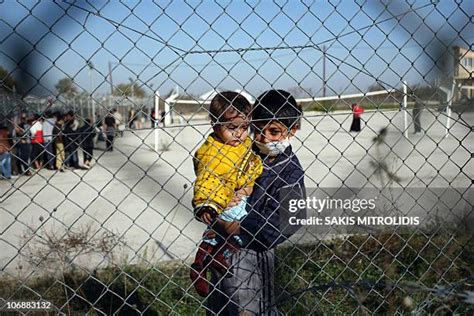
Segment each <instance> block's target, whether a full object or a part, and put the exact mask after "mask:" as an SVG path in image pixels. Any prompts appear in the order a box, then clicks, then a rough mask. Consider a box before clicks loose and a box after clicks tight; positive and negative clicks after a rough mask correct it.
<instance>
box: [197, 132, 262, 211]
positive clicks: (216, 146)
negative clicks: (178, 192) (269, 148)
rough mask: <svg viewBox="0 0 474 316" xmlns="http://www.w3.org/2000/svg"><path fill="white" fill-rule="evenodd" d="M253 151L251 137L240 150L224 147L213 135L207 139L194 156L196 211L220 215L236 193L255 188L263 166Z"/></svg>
mask: <svg viewBox="0 0 474 316" xmlns="http://www.w3.org/2000/svg"><path fill="white" fill-rule="evenodd" d="M251 147H252V140H251V139H250V137H247V139H245V141H244V142H243V143H242V144H240V145H238V146H231V145H226V144H223V143H221V142H219V141H218V140H216V139H215V136H214V134H211V135H209V136H208V137H207V139H206V141H205V143H204V144H203V145H202V146H201V147H200V148H199V149H198V150H197V151H196V154H195V155H194V161H193V162H194V172H195V173H196V182H195V183H194V197H193V207H194V208H196V207H199V206H203V205H206V206H210V207H212V208H214V209H215V210H216V211H217V213H218V214H221V213H222V211H223V210H224V209H225V208H226V207H227V205H228V204H229V202H230V201H231V199H232V197H233V196H234V192H235V191H237V190H239V189H241V188H244V187H253V185H254V184H255V180H256V179H257V178H258V176H260V174H261V173H262V170H263V164H262V160H261V159H260V157H259V156H257V155H256V154H255V153H254V152H253V151H252V148H251Z"/></svg>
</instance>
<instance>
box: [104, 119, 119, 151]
mask: <svg viewBox="0 0 474 316" xmlns="http://www.w3.org/2000/svg"><path fill="white" fill-rule="evenodd" d="M104 129H105V134H106V136H107V139H106V147H105V150H106V151H113V150H114V138H115V130H116V129H117V124H116V123H115V118H114V115H113V113H112V112H110V113H109V114H107V116H106V117H105V119H104Z"/></svg>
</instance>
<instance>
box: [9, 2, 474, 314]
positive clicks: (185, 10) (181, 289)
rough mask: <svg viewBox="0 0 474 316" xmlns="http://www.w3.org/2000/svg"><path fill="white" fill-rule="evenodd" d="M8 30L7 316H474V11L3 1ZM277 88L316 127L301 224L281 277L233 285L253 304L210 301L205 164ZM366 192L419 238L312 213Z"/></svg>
mask: <svg viewBox="0 0 474 316" xmlns="http://www.w3.org/2000/svg"><path fill="white" fill-rule="evenodd" d="M0 12H1V14H0V47H1V49H0V96H1V98H2V99H1V108H0V110H1V124H0V125H1V129H0V162H1V171H2V174H1V175H2V180H1V181H0V192H1V195H0V201H1V204H0V212H1V221H0V232H1V234H0V247H1V254H0V265H1V268H2V269H1V274H0V283H1V285H0V298H1V303H0V304H1V310H2V311H17V312H19V313H21V314H25V315H26V314H36V313H42V312H44V311H46V310H47V311H48V312H49V313H52V314H68V315H75V314H91V315H112V314H119V315H135V314H145V315H163V314H173V315H175V314H178V315H191V314H198V315H201V314H205V313H208V314H225V315H227V314H229V315H234V314H239V315H240V314H242V315H253V314H269V315H273V314H277V313H282V314H288V315H301V314H311V315H313V314H314V315H319V314H404V313H413V314H459V315H460V314H466V315H468V314H472V313H473V311H474V290H473V277H474V273H473V271H472V267H473V266H474V260H473V258H474V253H473V249H474V247H473V239H472V225H473V223H474V221H473V199H474V197H473V195H472V191H471V189H472V179H473V176H474V172H473V165H472V156H473V154H472V153H473V145H472V144H474V142H473V136H472V126H473V121H474V113H473V107H474V104H473V101H472V97H473V90H474V88H473V87H474V81H473V77H472V73H473V59H474V48H473V42H472V39H473V36H472V34H473V30H474V29H473V24H472V22H473V19H474V15H473V12H474V3H472V2H471V1H406V2H403V1H382V2H375V1H355V2H348V1H329V2H321V1H301V2H299V1H273V2H270V1H236V2H234V1H216V2H211V1H145V0H142V1H120V2H119V1H102V0H101V1H87V0H84V1H79V0H77V1H74V0H68V1H0ZM270 89H283V90H286V91H288V92H289V93H291V95H292V96H294V97H295V98H296V102H297V103H298V105H299V106H301V108H302V109H303V116H302V120H301V126H300V128H299V129H298V130H297V131H296V133H295V136H294V137H292V138H291V146H292V150H293V152H294V153H295V155H296V156H297V157H298V159H299V161H300V163H301V168H302V170H303V171H304V183H305V186H306V195H307V197H308V200H305V201H306V204H305V207H304V208H305V209H306V211H307V218H306V221H307V222H306V224H302V225H300V226H299V229H298V230H297V232H296V233H295V234H292V235H291V236H287V237H288V238H287V239H286V238H285V239H286V240H285V241H284V242H283V243H281V244H279V245H278V246H276V247H272V248H274V250H269V251H263V250H262V251H258V252H256V253H258V254H259V256H262V258H266V259H265V260H267V259H268V258H270V257H269V256H268V255H269V254H270V255H271V261H270V263H267V262H266V261H265V260H263V259H261V260H263V261H265V264H269V267H268V270H265V272H262V271H263V270H262V268H261V264H262V262H263V261H262V262H260V261H258V260H256V261H255V262H254V266H250V268H249V267H247V268H248V269H250V270H251V271H253V272H254V273H256V276H255V275H254V276H252V275H250V276H249V279H244V280H240V281H241V283H238V285H236V284H234V287H237V288H239V287H240V288H241V289H242V288H246V289H247V290H248V288H251V287H252V286H255V284H253V285H252V283H256V284H260V285H258V286H256V288H254V290H255V292H252V294H251V295H250V294H248V292H245V294H235V293H240V292H239V291H238V290H236V289H235V288H234V289H233V291H234V292H232V291H231V290H230V289H229V288H227V289H226V290H223V288H222V287H221V285H219V284H217V283H215V284H213V285H215V287H214V286H212V287H211V288H210V294H209V296H208V297H201V296H200V295H198V292H196V289H195V287H194V286H195V285H196V284H195V283H196V282H194V284H193V281H192V280H191V279H190V278H189V274H190V271H191V270H192V269H191V264H192V263H193V260H195V257H194V256H195V253H196V250H197V249H198V246H199V245H200V244H201V241H202V239H203V232H204V230H205V225H204V224H203V223H201V222H199V221H198V220H196V219H195V217H194V210H193V205H192V199H193V194H194V188H195V181H196V175H195V171H194V167H193V157H194V154H195V152H196V151H197V150H198V148H200V147H201V146H202V144H203V143H204V142H205V140H206V139H207V137H208V135H209V134H211V133H212V132H213V131H214V130H215V126H213V125H211V120H210V119H209V104H210V102H211V100H212V99H213V98H214V97H215V96H216V95H217V94H219V93H221V92H223V91H235V92H238V93H240V94H241V95H243V96H244V97H245V98H247V99H248V101H249V102H250V103H251V104H252V105H253V104H254V103H255V100H256V98H257V96H259V95H261V94H262V93H263V92H264V91H267V90H270ZM354 104H357V106H356V107H353V105H354ZM361 109H363V110H364V111H363V110H361ZM359 111H362V112H363V113H362V114H361V112H359ZM358 118H361V120H360V119H358ZM358 120H359V123H358V124H359V125H360V124H361V125H362V126H361V128H360V126H357V125H358V124H357V121H358ZM360 121H361V122H360ZM257 123H258V120H257V119H255V120H254V121H253V124H257ZM354 124H355V125H354ZM358 127H359V128H358ZM254 136H255V135H254ZM255 150H257V149H255ZM257 151H258V150H257ZM218 154H222V153H219V152H218ZM267 163H269V162H268V161H267V160H265V162H264V168H270V167H268V165H267ZM269 164H270V165H271V163H269ZM280 176H281V175H279V176H275V177H276V178H278V177H280ZM281 177H282V176H281ZM222 181H223V180H222ZM259 183H260V182H258V181H257V184H256V188H254V190H255V192H257V191H258V190H257V187H258V185H259ZM267 184H268V183H267ZM287 184H288V183H287ZM271 186H273V183H270V184H268V187H271ZM268 187H267V186H264V187H262V188H261V189H262V190H263V192H266V191H265V190H267V189H268ZM341 190H342V191H343V193H342V195H339V194H340V192H341ZM362 192H365V193H366V194H369V195H370V194H372V195H370V196H372V197H375V198H377V199H378V200H379V201H378V202H381V201H382V200H383V203H382V202H381V203H380V204H377V207H378V209H377V213H371V214H372V215H371V216H372V218H374V217H377V218H379V219H381V218H385V219H387V218H392V220H393V218H395V217H396V216H395V215H397V216H400V217H399V218H405V219H406V218H408V219H413V218H415V217H416V218H417V223H416V224H413V222H411V224H412V225H406V223H403V222H396V219H395V220H393V221H394V222H391V223H388V224H387V222H384V224H382V225H380V223H378V224H377V223H376V222H370V221H366V222H363V223H362V224H361V223H360V222H358V223H359V225H352V224H351V223H350V221H351V219H349V217H350V216H349V215H348V212H349V213H350V212H351V211H354V210H355V207H357V206H358V205H355V204H351V205H350V206H351V207H348V208H347V207H336V208H334V209H333V210H330V211H328V210H327V209H326V210H322V209H319V210H318V208H317V207H316V206H314V205H313V207H311V205H312V204H311V203H310V202H311V201H314V200H311V199H312V198H315V199H316V197H318V199H319V201H323V200H325V201H327V203H329V200H330V199H331V198H335V199H336V198H338V199H339V200H337V201H346V200H347V199H348V198H350V199H349V200H350V201H354V199H355V198H354V197H357V196H358V194H362ZM367 192H369V193H367ZM374 192H375V193H374ZM347 194H349V195H347ZM351 194H352V195H351ZM341 196H342V198H341ZM365 197H367V196H365ZM251 198H252V196H251V197H250V199H251ZM267 198H268V199H269V200H272V199H273V200H275V199H277V200H278V197H276V196H273V197H268V196H267ZM278 201H279V202H280V200H278ZM268 203H270V202H268ZM290 203H291V202H290ZM359 206H360V205H359ZM248 209H249V208H247V210H248ZM255 211H256V212H259V210H255ZM274 211H275V212H283V211H282V210H281V209H280V208H275V210H274ZM328 212H329V213H328ZM355 212H356V213H358V211H355ZM351 214H353V213H351ZM364 214H365V215H366V218H368V217H367V216H368V215H367V214H368V213H364ZM336 215H337V216H336ZM353 215H354V214H353ZM375 215H377V216H375ZM278 216H280V217H283V214H280V213H278ZM324 216H326V217H324ZM331 216H332V217H331ZM358 216H359V217H357V218H355V220H356V221H357V220H359V219H360V218H363V217H362V215H360V214H358ZM394 216H395V217H394ZM318 217H319V218H320V219H324V220H326V219H328V221H329V222H328V223H325V224H317V219H316V218H318ZM265 219H266V220H267V221H270V218H265ZM274 223H275V222H273V221H272V222H271V223H269V222H266V223H265V225H267V224H268V225H273V224H274ZM300 223H301V222H300ZM242 225H243V224H242ZM265 225H264V226H265ZM355 226H357V228H359V229H358V230H353V228H354V227H355ZM253 237H255V236H253ZM248 247H249V248H251V246H248ZM244 248H245V247H243V248H242V249H241V250H240V251H237V252H236V253H234V254H233V255H232V258H235V257H237V258H239V256H240V257H242V258H245V256H244V254H246V255H248V256H249V253H251V251H252V250H246V249H244ZM273 251H274V252H273ZM273 254H274V257H273ZM246 258H250V256H249V257H246ZM224 260H227V261H226V262H227V263H229V262H232V263H235V261H233V260H232V261H229V260H231V258H228V259H224ZM259 260H260V259H259ZM257 261H258V262H257ZM273 261H274V262H273ZM235 267H236V266H234V268H235ZM239 267H240V266H239ZM239 269H240V268H239ZM273 269H274V271H273ZM210 270H212V268H211V269H210ZM239 271H240V270H238V271H237V272H236V269H234V273H237V275H238V274H239V273H242V272H241V271H240V272H239ZM255 271H257V272H255ZM214 272H215V271H213V273H214ZM242 275H245V274H242ZM209 277H210V276H209ZM259 277H260V278H267V277H268V278H270V281H268V280H265V281H263V280H259V281H255V278H257V279H258V278H259ZM224 279H225V280H227V279H228V278H224ZM230 279H231V280H232V278H230ZM221 281H222V280H221ZM242 281H243V283H242ZM222 282H224V281H222ZM268 282H270V283H269V285H268V287H267V286H266V285H267V283H268ZM249 284H250V285H249ZM270 288H272V290H271V291H270V292H267V293H262V291H263V292H265V291H267V290H268V289H270ZM229 291H230V292H229ZM235 291H237V292H235ZM229 293H231V294H229ZM232 293H234V294H235V295H234V294H232ZM239 295H249V297H248V298H247V299H248V302H250V303H248V304H244V302H245V300H244V298H243V297H239ZM265 295H266V296H265ZM212 297H214V299H212ZM265 297H266V298H265ZM216 298H217V301H219V304H221V305H219V304H217V305H216ZM255 302H257V303H255ZM255 304H256V305H255ZM216 306H219V307H216ZM236 306H237V307H238V308H236ZM255 306H256V307H255ZM232 308H236V309H235V310H234V309H232Z"/></svg>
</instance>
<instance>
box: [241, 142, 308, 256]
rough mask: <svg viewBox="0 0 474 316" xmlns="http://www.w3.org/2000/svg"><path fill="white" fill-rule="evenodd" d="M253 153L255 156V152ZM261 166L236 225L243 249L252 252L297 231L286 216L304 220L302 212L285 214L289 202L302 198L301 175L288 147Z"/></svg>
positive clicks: (295, 158) (264, 248) (297, 163)
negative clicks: (261, 168) (244, 213)
mask: <svg viewBox="0 0 474 316" xmlns="http://www.w3.org/2000/svg"><path fill="white" fill-rule="evenodd" d="M254 149H255V148H254ZM255 151H256V152H257V153H258V149H255ZM262 158H264V157H262ZM263 164H264V169H263V172H262V174H261V175H260V177H259V178H258V179H257V181H256V183H255V186H254V189H253V192H252V194H251V196H250V197H249V199H248V205H247V212H248V214H247V216H245V217H244V218H243V219H242V221H241V223H240V227H241V234H242V236H243V237H244V239H245V240H246V242H247V243H248V245H247V246H246V248H249V249H253V250H256V251H264V250H268V249H271V248H274V247H275V246H276V245H278V244H280V243H282V242H283V241H285V240H286V239H287V238H288V237H290V236H291V235H292V234H293V233H294V232H295V231H296V230H297V229H298V227H291V226H289V225H288V218H289V216H292V215H297V216H298V218H301V217H305V216H306V210H302V211H301V212H299V213H298V214H291V213H289V212H288V201H289V199H305V198H306V189H305V186H304V171H303V168H302V167H301V164H300V162H299V161H298V158H297V157H296V155H295V154H294V153H293V150H292V148H291V146H289V147H288V148H287V149H286V150H285V152H284V153H283V154H280V155H278V156H277V157H275V160H274V161H272V162H271V163H269V162H268V159H266V158H264V161H263Z"/></svg>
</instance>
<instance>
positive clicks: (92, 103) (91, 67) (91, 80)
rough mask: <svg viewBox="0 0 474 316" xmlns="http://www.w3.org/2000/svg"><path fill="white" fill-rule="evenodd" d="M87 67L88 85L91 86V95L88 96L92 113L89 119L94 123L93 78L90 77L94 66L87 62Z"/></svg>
mask: <svg viewBox="0 0 474 316" xmlns="http://www.w3.org/2000/svg"><path fill="white" fill-rule="evenodd" d="M87 66H88V67H89V80H90V84H91V87H90V89H91V94H90V98H91V111H92V115H91V116H92V117H91V120H92V123H95V102H94V77H93V76H92V75H93V73H92V70H93V69H94V65H93V64H92V62H91V61H90V60H89V61H88V62H87Z"/></svg>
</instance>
